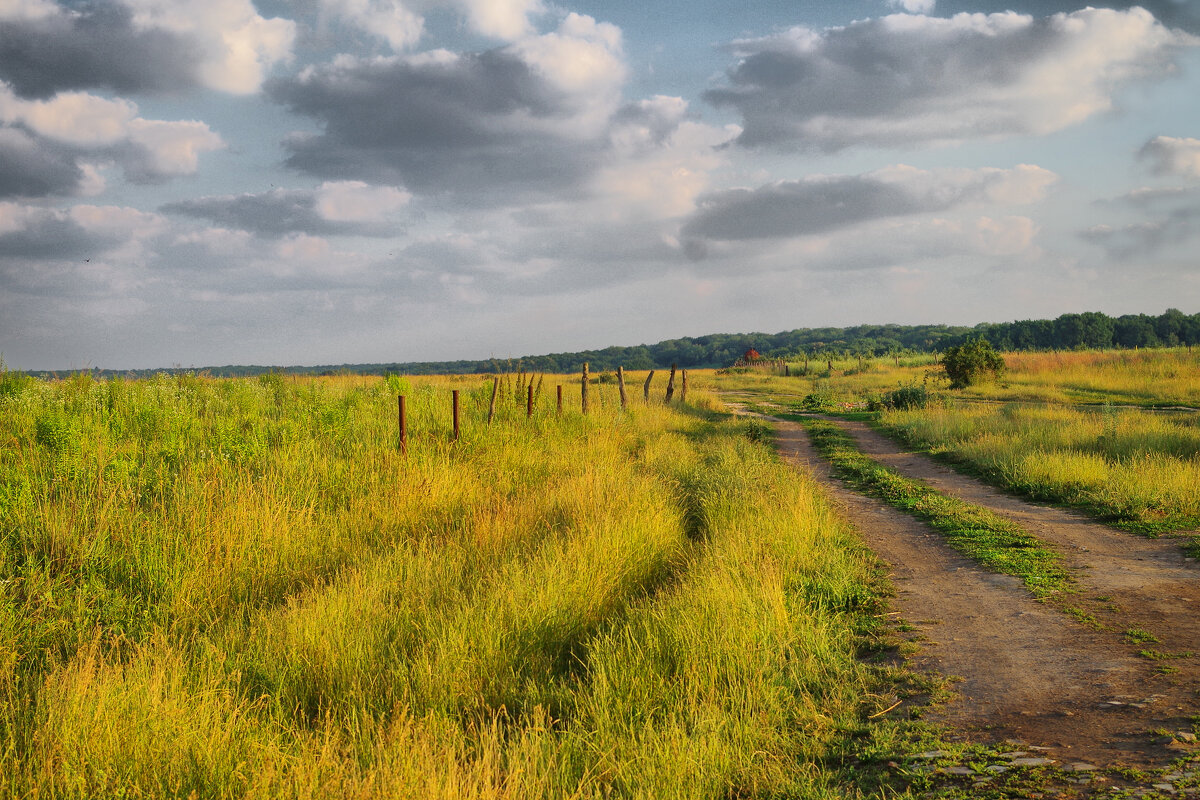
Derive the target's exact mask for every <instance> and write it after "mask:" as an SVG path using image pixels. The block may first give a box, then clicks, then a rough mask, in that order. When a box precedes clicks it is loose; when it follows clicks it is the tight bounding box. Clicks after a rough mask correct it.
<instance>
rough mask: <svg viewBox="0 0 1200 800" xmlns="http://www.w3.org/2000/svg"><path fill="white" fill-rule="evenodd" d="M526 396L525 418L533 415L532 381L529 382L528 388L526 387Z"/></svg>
mask: <svg viewBox="0 0 1200 800" xmlns="http://www.w3.org/2000/svg"><path fill="white" fill-rule="evenodd" d="M526 392H527V393H528V395H529V396H528V398H527V399H526V401H525V419H529V418H530V417H532V416H533V381H530V382H529V388H528V389H526Z"/></svg>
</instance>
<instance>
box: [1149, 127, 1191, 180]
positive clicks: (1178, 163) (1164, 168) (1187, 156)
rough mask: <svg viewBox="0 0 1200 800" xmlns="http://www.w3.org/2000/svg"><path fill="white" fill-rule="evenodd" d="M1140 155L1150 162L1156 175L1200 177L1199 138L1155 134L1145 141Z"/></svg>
mask: <svg viewBox="0 0 1200 800" xmlns="http://www.w3.org/2000/svg"><path fill="white" fill-rule="evenodd" d="M1140 156H1141V157H1142V158H1144V159H1146V160H1148V161H1150V162H1151V169H1152V170H1153V171H1154V172H1155V173H1156V174H1158V175H1176V176H1180V177H1183V178H1200V139H1176V138H1174V137H1171V136H1156V137H1154V138H1153V139H1151V140H1150V141H1148V142H1146V144H1145V146H1143V147H1142V149H1141V152H1140Z"/></svg>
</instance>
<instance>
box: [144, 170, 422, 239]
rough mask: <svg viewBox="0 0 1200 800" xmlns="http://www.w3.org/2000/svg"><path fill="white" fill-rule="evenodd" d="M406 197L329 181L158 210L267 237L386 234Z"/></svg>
mask: <svg viewBox="0 0 1200 800" xmlns="http://www.w3.org/2000/svg"><path fill="white" fill-rule="evenodd" d="M411 197H412V196H411V195H410V194H409V193H408V192H406V191H403V190H401V189H397V188H395V187H391V186H369V185H367V184H366V183H363V182H361V181H332V182H326V183H324V184H322V185H321V186H320V187H319V188H318V189H316V190H289V189H275V190H272V191H270V192H265V193H261V194H242V195H226V196H223V197H204V198H200V199H198V200H186V201H181V202H177V203H171V204H169V205H166V206H164V207H163V208H162V211H164V212H169V213H175V214H183V215H186V216H191V217H199V218H202V219H207V220H210V221H212V222H214V223H216V224H217V225H221V226H225V227H229V228H239V229H242V230H247V231H253V232H255V233H260V234H264V235H267V236H283V235H285V234H293V233H302V234H309V235H360V236H391V235H395V234H396V233H397V230H398V226H397V224H396V222H395V219H394V217H395V215H396V213H397V212H398V211H400V210H401V209H402V208H404V207H405V206H406V205H408V202H409V200H411Z"/></svg>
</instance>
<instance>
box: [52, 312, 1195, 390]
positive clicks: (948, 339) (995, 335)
mask: <svg viewBox="0 0 1200 800" xmlns="http://www.w3.org/2000/svg"><path fill="white" fill-rule="evenodd" d="M972 337H982V338H984V339H987V340H988V341H989V342H991V343H992V345H993V346H994V347H995V348H996V349H997V350H1092V349H1110V348H1130V349H1132V348H1144V347H1176V346H1180V345H1186V346H1188V347H1190V346H1192V345H1196V344H1200V313H1197V314H1191V315H1187V314H1184V313H1183V312H1181V311H1179V310H1178V309H1174V308H1169V309H1167V310H1166V311H1165V312H1163V313H1162V314H1160V315H1158V316H1157V317H1154V316H1149V315H1147V314H1125V315H1123V316H1120V317H1110V316H1108V315H1107V314H1103V313H1101V312H1098V311H1086V312H1083V313H1081V314H1063V315H1062V316H1060V317H1058V318H1057V319H1053V320H1048V319H1038V320H1019V321H1015V322H999V323H995V322H983V323H980V324H978V325H975V326H973V327H965V326H951V325H856V326H853V327H849V328H798V329H796V330H791V331H782V332H780V333H716V334H711V335H708V336H695V337H691V336H688V337H683V338H680V339H668V340H666V341H662V342H658V343H657V344H642V345H636V346H633V347H606V348H604V349H603V350H584V351H579V352H572V353H549V354H546V355H538V356H525V357H523V358H520V359H505V360H497V359H494V358H493V359H486V360H461V361H407V362H394V363H378V364H335V365H321V366H315V367H314V366H310V367H267V366H255V365H246V366H223V367H203V368H189V369H187V370H182V369H180V368H175V369H170V370H161V369H155V370H100V369H97V370H95V372H96V373H97V374H98V375H104V376H113V375H126V376H141V375H152V374H157V373H160V372H178V371H190V372H205V373H208V374H210V375H213V376H218V377H237V376H243V375H259V374H263V373H266V372H280V373H285V374H302V375H314V374H316V375H319V374H339V373H351V374H360V375H386V374H403V375H440V374H457V375H470V374H494V373H501V372H516V371H525V372H544V373H568V372H575V371H578V370H579V368H580V367H581V366H582V364H583V363H584V362H587V363H588V364H589V365H590V367H591V369H592V371H593V372H604V371H612V370H615V369H616V368H617V367H619V366H620V367H624V368H625V369H627V370H646V369H668V368H670V366H671V365H672V364H676V365H678V366H679V367H682V368H685V369H703V368H708V367H718V368H719V367H728V366H730V365H731V364H733V362H734V361H736V360H737V359H738V358H739V357H741V355H742V354H743V353H745V352H746V351H747V350H751V349H753V350H757V351H758V352H759V353H760V354H761V355H762V356H763V357H764V358H772V359H774V358H783V359H800V358H804V357H805V356H809V357H815V358H833V357H845V356H885V355H893V354H900V355H902V354H916V353H941V352H944V351H945V350H946V349H947V348H949V347H957V346H960V345H962V344H964V343H965V342H966V341H967V340H968V339H969V338H972ZM32 374H34V375H39V374H40V375H48V374H49V373H36V372H35V373H32Z"/></svg>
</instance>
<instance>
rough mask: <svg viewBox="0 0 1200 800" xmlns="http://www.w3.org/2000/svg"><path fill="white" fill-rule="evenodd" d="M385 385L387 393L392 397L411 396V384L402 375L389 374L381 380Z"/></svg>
mask: <svg viewBox="0 0 1200 800" xmlns="http://www.w3.org/2000/svg"><path fill="white" fill-rule="evenodd" d="M383 380H384V383H385V384H386V385H387V388H388V391H389V392H391V393H392V394H394V395H410V394H412V383H411V382H410V381H409V380H408V378H405V377H404V376H403V375H397V374H396V373H394V372H389V373H388V374H387V375H385V376H384V378H383Z"/></svg>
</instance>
